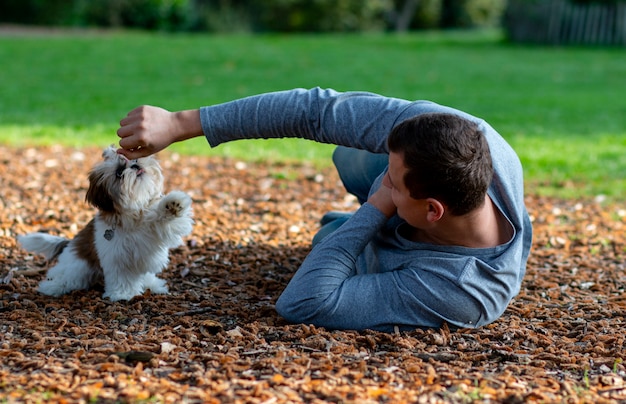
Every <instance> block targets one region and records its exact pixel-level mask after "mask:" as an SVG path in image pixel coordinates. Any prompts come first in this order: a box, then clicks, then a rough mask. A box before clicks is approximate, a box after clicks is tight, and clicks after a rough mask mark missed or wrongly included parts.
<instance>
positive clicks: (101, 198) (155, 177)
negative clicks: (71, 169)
mask: <svg viewBox="0 0 626 404" xmlns="http://www.w3.org/2000/svg"><path fill="white" fill-rule="evenodd" d="M102 157H103V159H104V161H102V162H101V163H100V164H98V165H96V166H95V167H94V168H93V170H91V172H90V173H89V189H88V190H87V194H86V196H85V199H86V201H87V202H88V203H89V204H91V205H93V206H95V207H96V208H98V209H100V210H101V211H103V212H107V213H114V214H116V213H122V212H124V211H128V210H139V209H141V208H143V207H144V206H146V205H147V204H148V203H149V202H150V201H151V200H153V199H155V198H157V197H159V196H160V195H161V193H162V191H163V174H162V173H161V167H160V166H159V163H158V162H157V161H156V159H155V158H154V157H152V156H150V157H145V158H140V159H137V160H128V159H127V158H126V157H124V156H122V155H120V154H117V153H116V152H115V149H114V148H113V147H108V148H107V149H105V150H104V152H103V153H102Z"/></svg>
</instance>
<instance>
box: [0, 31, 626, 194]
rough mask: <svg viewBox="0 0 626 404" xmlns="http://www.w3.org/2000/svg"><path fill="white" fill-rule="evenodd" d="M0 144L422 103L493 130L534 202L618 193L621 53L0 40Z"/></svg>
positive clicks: (299, 151) (144, 36)
mask: <svg viewBox="0 0 626 404" xmlns="http://www.w3.org/2000/svg"><path fill="white" fill-rule="evenodd" d="M0 61H1V62H2V73H1V74H0V142H2V143H5V144H12V145H18V146H24V145H32V144H50V143H61V144H66V145H75V146H78V147H81V146H90V145H99V146H104V145H107V144H110V143H115V142H117V137H116V135H115V131H116V130H117V127H118V122H119V120H120V119H121V118H123V117H124V116H125V115H126V113H127V112H128V111H129V110H130V109H132V108H134V107H135V106H137V105H140V104H152V105H158V106H162V107H164V108H168V109H172V110H178V109H187V108H195V107H199V106H202V105H209V104H214V103H219V102H225V101H229V100H231V99H235V98H239V97H243V96H247V95H253V94H256V93H260V92H266V91H275V90H282V89H289V88H293V87H305V88H308V87H314V86H321V87H332V88H335V89H337V90H366V91H372V92H377V93H381V94H385V95H389V96H394V97H400V98H406V99H430V100H432V101H435V102H439V103H442V104H445V105H450V106H453V107H455V108H459V109H462V110H465V111H467V112H469V113H472V114H474V115H476V116H479V117H482V118H484V119H486V120H487V121H488V122H490V123H491V124H492V125H493V126H494V127H495V128H496V129H498V130H499V132H500V133H501V134H502V135H503V136H504V137H505V138H506V139H507V140H509V142H510V143H511V144H512V145H513V147H514V148H515V149H516V150H517V152H518V154H519V155H520V158H521V159H522V163H523V164H524V167H525V173H526V178H527V183H528V188H529V192H538V193H542V194H555V195H558V196H566V197H584V196H594V195H596V194H607V195H610V196H619V195H621V194H623V192H624V190H625V189H626V186H625V184H626V96H625V95H624V94H626V51H625V50H624V49H619V48H558V47H529V46H516V45H510V44H505V43H503V42H502V41H501V38H500V37H499V35H498V33H496V32H489V33H481V32H446V33H416V34H410V35H403V36H398V35H383V34H379V35H308V36H305V35H298V36H296V35H291V36H287V35H266V36H248V35H239V36H220V35H187V34H186V35H166V34H150V33H131V32H111V33H106V34H102V33H86V34H85V33H81V35H76V34H53V35H47V36H44V35H37V36H34V35H28V36H4V37H3V36H0ZM174 149H175V150H177V151H179V152H182V153H202V154H210V155H229V156H233V157H236V158H245V159H253V160H289V159H309V160H313V161H314V162H315V163H316V164H329V159H328V157H329V156H330V153H331V151H332V148H331V147H330V146H327V145H318V144H315V143H312V142H306V141H292V140H289V141H244V142H234V143H230V144H226V145H222V146H220V147H218V148H215V149H213V150H211V149H210V148H209V147H208V145H206V142H205V141H204V140H202V139H195V140H193V141H191V142H187V143H185V144H180V145H176V146H175V148H174Z"/></svg>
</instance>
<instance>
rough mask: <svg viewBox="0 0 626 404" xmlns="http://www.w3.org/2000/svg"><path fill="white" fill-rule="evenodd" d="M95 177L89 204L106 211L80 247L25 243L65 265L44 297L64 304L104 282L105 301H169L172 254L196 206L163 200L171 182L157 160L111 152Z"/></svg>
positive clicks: (30, 238) (185, 198)
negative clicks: (166, 274) (156, 297)
mask: <svg viewBox="0 0 626 404" xmlns="http://www.w3.org/2000/svg"><path fill="white" fill-rule="evenodd" d="M102 157H103V158H104V161H102V162H101V163H100V164H98V165H96V166H95V167H94V168H93V170H92V171H91V172H90V173H89V188H88V190H87V194H86V196H85V199H86V201H87V202H88V203H89V204H91V205H92V206H94V207H96V208H97V209H98V212H97V213H96V215H95V217H94V218H93V219H92V220H91V221H90V222H89V223H88V224H87V225H86V226H85V227H84V228H83V229H82V230H81V231H80V232H79V233H78V234H77V235H76V237H74V238H73V239H72V240H69V239H66V238H63V237H59V236H53V235H50V234H46V233H30V234H27V235H24V236H18V241H19V243H20V244H21V245H22V247H24V249H26V250H27V251H30V252H33V253H37V254H42V255H44V256H45V257H46V258H47V259H50V260H51V259H53V258H57V259H58V260H57V262H56V265H54V266H53V267H52V268H50V269H49V270H48V273H47V277H46V279H45V280H43V281H42V282H41V283H40V284H39V289H38V290H39V292H41V293H43V294H45V295H51V296H60V295H63V294H66V293H68V292H71V291H73V290H80V289H88V288H90V287H92V286H93V285H94V284H96V283H100V282H104V297H108V298H109V299H111V300H113V301H117V300H130V299H132V298H133V297H135V296H137V295H140V294H143V293H144V292H145V291H146V290H147V289H150V291H151V292H153V293H161V294H163V293H167V292H168V289H167V285H166V283H165V281H164V280H163V279H161V278H158V277H157V276H156V275H157V274H158V273H160V272H161V271H162V270H163V269H165V268H166V267H167V265H168V263H169V249H170V248H174V247H177V246H179V245H181V244H182V243H183V239H182V238H183V237H184V236H186V235H188V234H190V233H191V230H192V226H193V219H192V216H193V214H192V209H191V198H190V197H189V195H187V194H185V193H183V192H181V191H172V192H170V193H169V194H167V195H165V196H163V194H162V192H163V174H162V172H161V167H160V166H159V163H158V162H157V160H156V159H155V158H154V157H146V158H140V159H137V160H128V159H126V158H125V157H124V156H121V155H119V154H117V153H116V152H115V149H114V148H113V147H109V148H107V149H105V150H104V152H103V153H102Z"/></svg>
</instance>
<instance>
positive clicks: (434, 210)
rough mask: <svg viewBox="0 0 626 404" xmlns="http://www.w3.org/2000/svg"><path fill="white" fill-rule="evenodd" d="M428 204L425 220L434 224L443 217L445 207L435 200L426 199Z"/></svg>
mask: <svg viewBox="0 0 626 404" xmlns="http://www.w3.org/2000/svg"><path fill="white" fill-rule="evenodd" d="M426 203H427V204H428V212H427V213H426V220H428V221H429V222H431V223H434V222H436V221H438V220H439V219H441V218H442V217H443V214H444V213H445V211H446V208H445V206H444V205H443V204H442V203H441V202H439V201H438V200H437V199H435V198H426Z"/></svg>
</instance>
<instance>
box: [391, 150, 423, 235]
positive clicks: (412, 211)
mask: <svg viewBox="0 0 626 404" xmlns="http://www.w3.org/2000/svg"><path fill="white" fill-rule="evenodd" d="M403 160H404V155H403V154H401V153H394V152H390V153H389V171H388V173H387V176H386V179H385V180H384V181H388V184H387V185H388V186H390V187H391V199H392V200H393V203H394V204H395V205H396V208H397V209H398V212H397V213H398V216H400V217H401V218H402V219H404V220H406V221H407V223H409V224H410V225H411V226H413V227H416V228H418V229H419V228H423V226H424V224H425V223H426V222H425V218H426V213H427V209H428V203H427V201H426V200H425V199H414V198H412V197H411V196H410V195H409V190H408V189H407V187H406V186H405V185H404V175H405V174H406V172H407V168H406V167H405V165H404V161H403Z"/></svg>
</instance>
